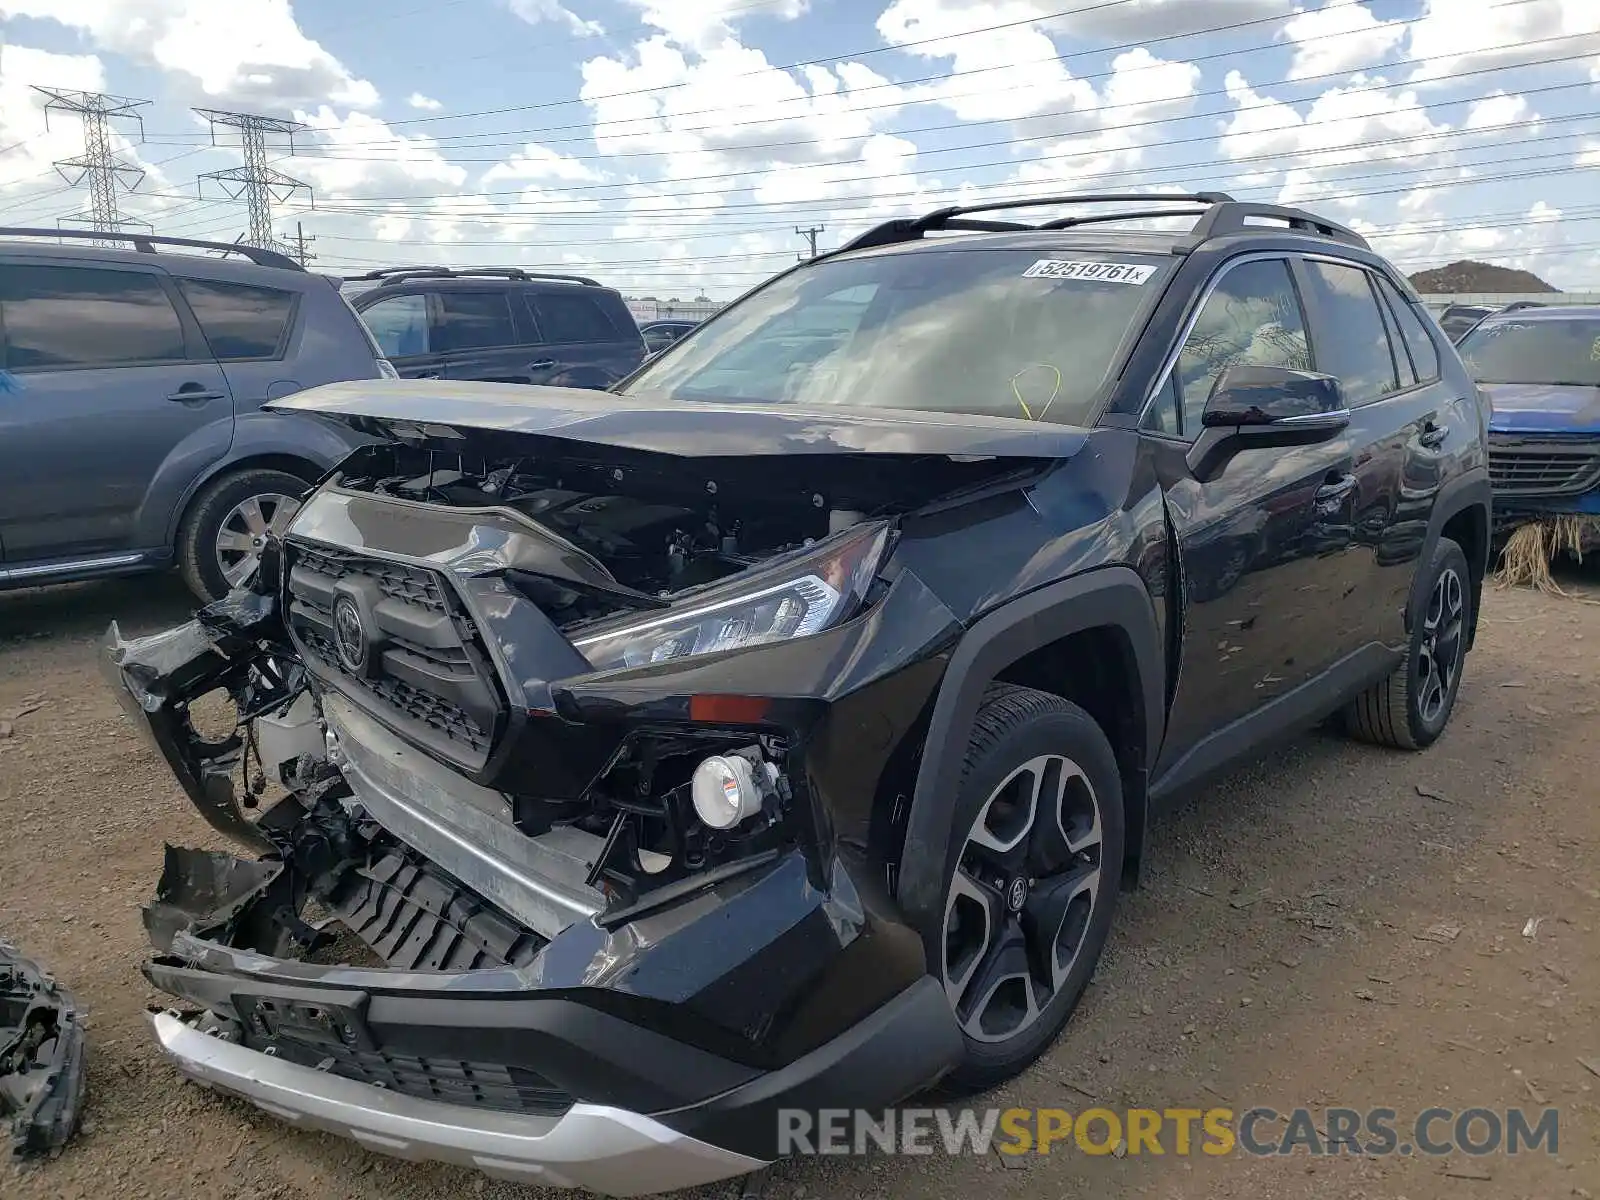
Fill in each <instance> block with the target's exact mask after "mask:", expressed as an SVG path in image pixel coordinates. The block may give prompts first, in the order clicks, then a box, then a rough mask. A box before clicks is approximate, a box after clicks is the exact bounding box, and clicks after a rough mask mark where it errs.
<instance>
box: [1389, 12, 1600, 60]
mask: <svg viewBox="0 0 1600 1200" xmlns="http://www.w3.org/2000/svg"><path fill="white" fill-rule="evenodd" d="M1423 3H1424V12H1423V15H1422V16H1421V17H1420V18H1419V19H1418V20H1416V21H1414V22H1413V23H1412V25H1411V42H1410V53H1409V54H1408V55H1407V57H1409V58H1419V59H1428V60H1429V61H1428V62H1425V63H1422V64H1421V65H1420V66H1418V67H1417V69H1416V70H1415V72H1414V73H1413V76H1412V77H1413V78H1414V79H1417V80H1443V79H1445V78H1447V77H1449V76H1451V75H1455V74H1460V73H1462V72H1464V71H1484V70H1491V69H1494V68H1498V67H1512V66H1518V65H1521V64H1526V63H1534V62H1540V61H1542V60H1545V59H1550V58H1565V57H1567V56H1568V55H1573V54H1585V53H1587V54H1600V21H1597V20H1596V14H1597V11H1600V10H1597V9H1596V7H1595V4H1594V0H1521V2H1520V3H1514V4H1508V3H1505V2H1504V0H1423ZM1556 38H1561V39H1570V40H1562V41H1552V40H1550V39H1556Z"/></svg>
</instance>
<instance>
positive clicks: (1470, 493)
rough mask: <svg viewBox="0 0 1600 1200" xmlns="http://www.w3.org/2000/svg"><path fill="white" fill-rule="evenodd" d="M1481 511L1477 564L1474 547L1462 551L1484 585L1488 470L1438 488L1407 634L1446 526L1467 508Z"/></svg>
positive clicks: (1490, 496)
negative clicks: (1481, 530) (1481, 537)
mask: <svg viewBox="0 0 1600 1200" xmlns="http://www.w3.org/2000/svg"><path fill="white" fill-rule="evenodd" d="M1472 508H1479V509H1482V510H1483V544H1482V545H1481V546H1479V547H1478V548H1477V557H1478V561H1476V562H1474V561H1473V553H1472V548H1471V547H1468V546H1463V547H1461V552H1462V553H1463V554H1465V555H1466V556H1467V566H1468V567H1470V568H1471V569H1472V570H1473V572H1474V573H1475V575H1476V577H1477V579H1478V581H1479V582H1480V584H1481V582H1482V581H1483V580H1485V579H1487V578H1488V576H1489V564H1490V557H1491V553H1492V552H1491V550H1490V542H1491V541H1492V540H1493V533H1494V489H1493V488H1492V487H1491V486H1490V484H1489V468H1488V467H1474V468H1472V469H1471V470H1469V471H1467V472H1465V473H1463V474H1461V475H1459V476H1457V477H1456V478H1454V479H1451V480H1448V481H1447V482H1446V483H1444V484H1443V485H1442V486H1441V487H1440V488H1439V494H1438V496H1436V497H1435V498H1434V502H1433V511H1432V512H1431V513H1429V514H1428V532H1427V536H1426V537H1425V538H1424V539H1423V543H1422V554H1421V557H1419V558H1418V560H1417V572H1416V578H1415V579H1414V580H1413V581H1412V585H1411V603H1410V604H1408V605H1407V606H1406V633H1407V634H1408V635H1409V634H1410V632H1411V621H1412V619H1413V616H1414V614H1415V613H1416V611H1417V604H1418V602H1419V601H1420V600H1421V598H1422V595H1421V589H1422V588H1423V586H1424V576H1425V575H1426V574H1427V567H1428V564H1429V563H1431V562H1432V561H1433V552H1434V549H1435V548H1436V547H1437V546H1438V545H1439V539H1440V538H1441V537H1443V536H1444V527H1445V526H1446V525H1448V524H1449V523H1450V521H1451V520H1452V519H1454V518H1455V517H1457V516H1459V515H1461V514H1462V513H1464V512H1466V511H1467V510H1468V509H1472ZM1480 599H1481V597H1479V596H1474V597H1473V603H1472V625H1471V628H1470V629H1469V630H1468V633H1467V648H1468V649H1469V650H1470V649H1471V648H1472V643H1473V641H1474V639H1475V638H1476V636H1477V632H1478V609H1479V607H1480V606H1479V600H1480Z"/></svg>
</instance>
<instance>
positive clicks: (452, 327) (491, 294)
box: [433, 291, 520, 352]
mask: <svg viewBox="0 0 1600 1200" xmlns="http://www.w3.org/2000/svg"><path fill="white" fill-rule="evenodd" d="M435 298H436V300H437V301H438V313H437V317H436V319H435V323H434V331H433V333H434V336H433V348H434V349H435V350H437V351H441V352H448V351H452V350H489V349H493V348H495V347H498V346H515V345H516V344H517V343H518V341H519V340H520V339H519V338H518V337H517V331H516V327H515V326H514V325H513V324H512V323H511V303H510V301H509V300H508V299H507V298H506V293H505V292H503V291H473V292H438V293H436V297H435Z"/></svg>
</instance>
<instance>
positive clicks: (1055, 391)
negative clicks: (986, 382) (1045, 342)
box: [1011, 363, 1065, 421]
mask: <svg viewBox="0 0 1600 1200" xmlns="http://www.w3.org/2000/svg"><path fill="white" fill-rule="evenodd" d="M1035 369H1042V370H1045V371H1049V372H1051V373H1052V374H1054V375H1055V377H1056V384H1055V387H1054V388H1052V389H1051V392H1050V399H1048V400H1046V401H1045V402H1044V407H1043V408H1041V409H1040V410H1039V415H1038V416H1037V417H1036V416H1034V415H1033V410H1032V409H1031V408H1029V407H1028V402H1027V401H1026V400H1024V399H1023V398H1022V389H1021V388H1019V387H1018V386H1017V380H1019V379H1021V378H1022V377H1023V376H1024V375H1026V374H1027V373H1028V372H1029V371H1032V370H1035ZM1064 382H1065V381H1064V380H1063V379H1062V378H1061V368H1060V367H1058V366H1056V365H1055V364H1053V363H1029V364H1028V365H1027V366H1025V367H1023V368H1022V370H1020V371H1018V372H1017V373H1016V374H1015V375H1013V376H1012V377H1011V394H1012V395H1013V396H1015V397H1016V398H1017V404H1018V405H1019V406H1020V407H1021V409H1022V415H1023V416H1025V417H1027V418H1028V420H1030V421H1042V420H1044V415H1045V413H1047V412H1049V411H1050V406H1051V405H1052V404H1054V403H1055V402H1056V397H1057V396H1059V395H1060V394H1061V385H1062V383H1064Z"/></svg>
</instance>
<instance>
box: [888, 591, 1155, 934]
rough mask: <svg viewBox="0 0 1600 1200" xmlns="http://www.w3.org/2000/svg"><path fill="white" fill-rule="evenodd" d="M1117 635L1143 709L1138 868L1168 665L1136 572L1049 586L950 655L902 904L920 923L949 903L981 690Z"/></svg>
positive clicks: (981, 623) (1014, 603) (1135, 831)
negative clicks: (965, 768) (1050, 649)
mask: <svg viewBox="0 0 1600 1200" xmlns="http://www.w3.org/2000/svg"><path fill="white" fill-rule="evenodd" d="M1098 628H1113V629H1116V630H1119V631H1120V632H1121V633H1122V634H1123V635H1124V636H1126V638H1127V640H1128V644H1129V646H1130V647H1131V649H1132V653H1133V659H1134V663H1135V668H1136V670H1137V673H1138V676H1139V678H1138V681H1137V682H1138V687H1139V692H1140V694H1141V695H1142V696H1143V700H1144V713H1143V717H1144V739H1143V740H1144V747H1143V749H1144V754H1143V759H1144V761H1143V762H1142V763H1140V764H1138V767H1137V769H1138V774H1139V778H1138V779H1136V780H1133V781H1130V780H1126V779H1125V780H1124V781H1123V783H1124V787H1123V794H1124V803H1125V805H1127V807H1128V813H1127V816H1128V820H1127V825H1126V830H1127V843H1126V848H1125V855H1126V856H1127V857H1128V858H1129V859H1132V860H1135V861H1136V860H1137V858H1138V856H1139V854H1140V851H1141V849H1142V842H1143V836H1144V828H1145V811H1146V803H1147V801H1146V796H1145V787H1144V781H1145V779H1147V778H1148V774H1149V771H1150V769H1151V767H1152V766H1153V765H1154V760H1155V755H1156V752H1157V751H1158V750H1159V749H1160V746H1161V739H1162V733H1163V731H1164V728H1165V723H1166V660H1165V652H1164V650H1163V643H1162V640H1161V633H1160V628H1159V625H1158V623H1157V619H1156V611H1155V603H1154V601H1153V600H1152V598H1151V596H1150V593H1149V591H1148V589H1147V588H1146V587H1145V584H1144V581H1143V580H1142V579H1141V578H1140V576H1139V574H1138V573H1137V572H1136V571H1134V570H1133V568H1131V567H1126V566H1108V567H1101V568H1098V569H1096V570H1093V571H1089V572H1087V573H1085V574H1083V575H1078V576H1074V577H1072V578H1070V579H1064V580H1061V581H1060V582H1058V583H1053V584H1049V585H1047V586H1045V587H1042V588H1039V589H1038V590H1036V591H1032V592H1028V593H1026V594H1025V595H1023V596H1019V597H1017V598H1016V599H1014V600H1010V601H1008V602H1006V603H1005V604H1004V605H1002V606H1001V607H999V608H997V609H995V610H993V611H992V612H990V613H988V614H986V615H985V616H983V617H981V618H979V619H978V620H977V621H975V622H974V623H973V624H972V625H971V626H970V627H969V628H968V629H967V631H966V632H965V633H964V634H962V636H961V640H960V641H959V642H957V643H956V647H955V649H954V651H953V652H952V653H951V656H950V662H949V665H948V666H947V667H946V668H945V674H944V679H943V681H942V682H941V684H940V686H939V693H938V698H937V699H936V700H935V702H934V708H933V713H932V716H931V717H930V718H929V722H928V731H927V736H926V740H925V741H924V743H923V745H924V750H923V754H922V761H921V762H920V763H919V764H918V767H917V777H916V784H915V787H914V789H913V792H912V804H911V812H910V815H909V817H908V819H907V823H906V834H905V846H904V849H903V851H902V854H901V865H900V871H899V878H898V887H897V888H896V896H897V899H898V902H899V904H900V907H901V908H902V909H903V910H904V911H905V913H906V915H907V916H908V917H910V918H911V920H912V921H913V923H914V924H916V925H918V926H921V927H928V922H929V921H932V920H934V919H936V918H937V916H938V913H939V910H940V907H941V906H942V905H943V903H944V868H945V857H946V853H947V851H948V848H949V843H950V835H951V830H952V821H953V820H954V814H955V808H956V792H957V789H958V788H959V786H960V783H961V764H962V761H963V760H964V758H965V756H966V752H967V740H968V731H970V730H971V728H972V725H973V721H974V720H975V718H976V717H977V713H978V708H979V705H980V704H981V703H982V701H983V693H984V689H985V688H987V687H988V686H989V684H990V683H992V682H993V681H994V680H995V678H996V677H997V676H998V675H1000V673H1001V672H1003V671H1004V670H1005V669H1006V668H1007V667H1009V666H1010V665H1011V664H1012V663H1014V662H1016V661H1017V660H1018V659H1020V658H1022V657H1024V656H1025V655H1027V654H1029V653H1031V652H1033V651H1035V650H1038V649H1040V648H1041V647H1044V646H1047V645H1049V644H1050V643H1052V642H1056V641H1059V640H1061V639H1062V638H1065V637H1069V636H1070V635H1072V634H1075V633H1083V632H1085V631H1087V630H1090V629H1098Z"/></svg>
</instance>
